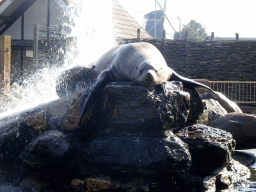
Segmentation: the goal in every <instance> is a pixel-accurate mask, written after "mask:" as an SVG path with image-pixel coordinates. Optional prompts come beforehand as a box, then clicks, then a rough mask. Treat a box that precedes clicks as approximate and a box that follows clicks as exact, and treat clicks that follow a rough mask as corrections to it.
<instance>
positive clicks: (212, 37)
mask: <svg viewBox="0 0 256 192" xmlns="http://www.w3.org/2000/svg"><path fill="white" fill-rule="evenodd" d="M213 40H214V32H212V34H211V41H213Z"/></svg>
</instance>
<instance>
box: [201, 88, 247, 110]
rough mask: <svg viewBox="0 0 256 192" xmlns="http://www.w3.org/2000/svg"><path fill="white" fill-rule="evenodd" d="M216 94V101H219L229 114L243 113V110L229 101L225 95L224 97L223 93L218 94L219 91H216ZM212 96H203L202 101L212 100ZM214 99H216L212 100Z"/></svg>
mask: <svg viewBox="0 0 256 192" xmlns="http://www.w3.org/2000/svg"><path fill="white" fill-rule="evenodd" d="M214 93H215V94H216V96H217V97H216V98H215V100H217V101H218V102H219V104H220V105H221V106H222V107H223V108H224V109H225V110H226V111H227V112H228V113H233V112H235V113H243V112H242V110H241V109H240V108H239V107H238V105H237V104H236V103H235V102H233V101H231V100H229V99H228V98H227V97H226V96H225V95H223V94H222V93H220V92H218V91H214ZM211 98H212V96H211V95H209V94H208V93H206V94H205V95H203V96H202V99H211ZM212 99H214V98H212Z"/></svg>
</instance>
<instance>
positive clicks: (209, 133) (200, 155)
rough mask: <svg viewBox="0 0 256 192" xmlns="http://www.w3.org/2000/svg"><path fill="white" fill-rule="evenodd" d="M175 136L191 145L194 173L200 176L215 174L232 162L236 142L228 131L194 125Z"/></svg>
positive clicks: (177, 132) (178, 131)
mask: <svg viewBox="0 0 256 192" xmlns="http://www.w3.org/2000/svg"><path fill="white" fill-rule="evenodd" d="M175 134H176V135H177V136H178V137H179V138H180V139H181V140H182V141H183V142H185V143H187V144H188V145H189V152H190V154H191V157H192V160H193V163H192V172H193V173H196V174H197V175H199V176H207V175H210V174H213V173H214V172H215V171H216V169H221V168H223V167H225V166H226V165H227V163H228V162H229V161H230V160H231V153H232V152H233V151H234V150H235V141H234V140H233V138H232V135H231V134H230V133H228V132H226V131H223V130H220V129H216V128H212V127H208V126H205V125H200V124H198V125H193V126H189V127H185V128H183V129H181V130H177V131H175Z"/></svg>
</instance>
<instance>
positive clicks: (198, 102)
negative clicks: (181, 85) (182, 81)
mask: <svg viewBox="0 0 256 192" xmlns="http://www.w3.org/2000/svg"><path fill="white" fill-rule="evenodd" d="M184 91H186V92H188V93H189V94H190V104H189V105H190V107H189V115H188V122H187V124H190V125H192V124H195V123H196V122H198V119H199V118H200V117H201V115H202V113H203V111H204V104H203V101H202V99H201V97H200V95H199V93H198V92H197V90H196V89H184Z"/></svg>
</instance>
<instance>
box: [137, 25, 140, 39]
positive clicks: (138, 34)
mask: <svg viewBox="0 0 256 192" xmlns="http://www.w3.org/2000/svg"><path fill="white" fill-rule="evenodd" d="M137 41H140V28H138V29H137Z"/></svg>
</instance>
